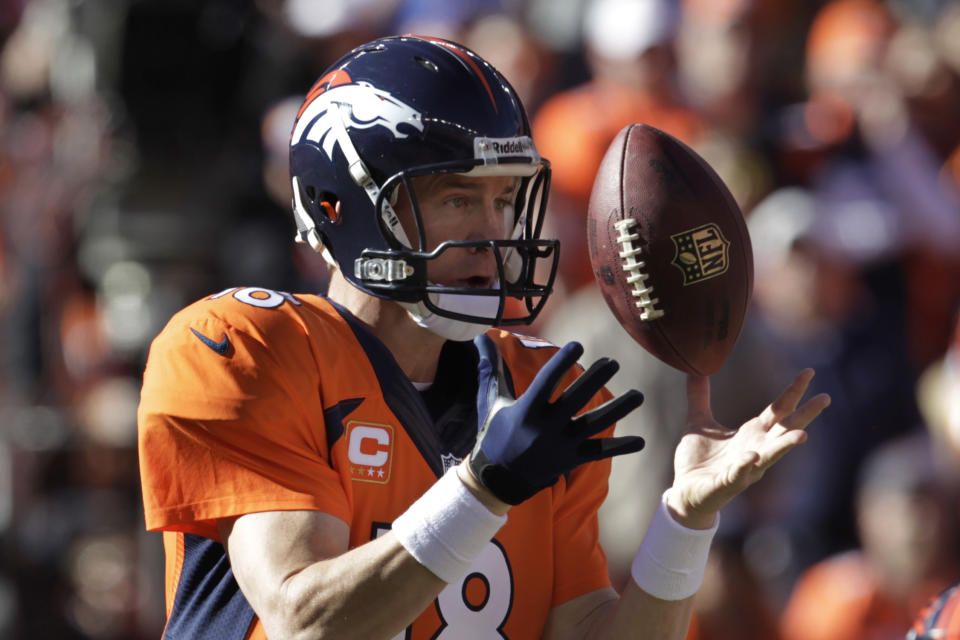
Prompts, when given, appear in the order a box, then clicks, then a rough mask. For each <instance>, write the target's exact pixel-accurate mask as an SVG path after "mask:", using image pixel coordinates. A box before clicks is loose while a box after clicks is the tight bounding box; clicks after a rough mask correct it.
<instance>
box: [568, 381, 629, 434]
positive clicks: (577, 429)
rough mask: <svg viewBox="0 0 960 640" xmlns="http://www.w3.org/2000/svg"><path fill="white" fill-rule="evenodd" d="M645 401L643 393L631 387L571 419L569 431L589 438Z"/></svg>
mask: <svg viewBox="0 0 960 640" xmlns="http://www.w3.org/2000/svg"><path fill="white" fill-rule="evenodd" d="M642 403H643V394H642V393H640V392H639V391H637V390H636V389H631V390H630V391H627V392H626V393H624V394H623V395H620V396H617V397H616V398H614V399H613V400H610V401H608V402H605V403H603V404H602V405H600V406H599V407H597V408H596V409H592V410H590V411H588V412H586V413H584V414H583V415H580V416H577V417H576V418H574V419H573V420H571V421H570V424H569V426H568V427H567V433H569V434H570V435H574V436H581V437H584V438H589V437H590V436H593V435H596V434H598V433H600V432H601V431H603V430H604V429H606V428H607V427H609V426H610V425H612V424H613V423H615V422H617V421H618V420H620V419H621V418H623V417H625V416H626V415H627V414H628V413H630V412H631V411H633V410H634V409H636V408H637V407H639V406H640V405H641V404H642Z"/></svg>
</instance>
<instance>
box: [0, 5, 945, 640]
mask: <svg viewBox="0 0 960 640" xmlns="http://www.w3.org/2000/svg"><path fill="white" fill-rule="evenodd" d="M392 33H420V34H428V35H434V36H442V37H448V38H451V39H455V40H458V41H460V42H462V43H464V44H466V45H467V46H469V47H471V48H473V49H474V50H476V51H477V52H478V53H479V54H481V55H482V56H484V57H486V58H487V59H488V60H490V61H491V62H492V63H493V64H494V65H495V66H497V67H498V68H499V69H500V70H501V71H503V73H504V74H505V75H506V77H507V78H508V79H509V80H510V81H511V83H512V84H514V86H515V87H516V89H517V90H518V92H519V93H520V94H521V96H522V98H523V99H524V100H525V103H526V106H527V109H528V112H529V114H530V115H531V118H532V120H533V126H534V137H535V141H536V142H537V145H538V146H539V148H540V151H541V153H542V154H543V155H544V156H546V157H548V158H549V159H550V160H551V161H552V163H553V167H554V180H553V184H554V187H553V190H552V194H551V204H550V209H551V211H550V223H549V224H550V230H549V233H550V234H553V235H555V236H557V237H560V238H561V240H562V242H563V251H562V254H561V255H562V257H563V265H562V269H563V271H562V276H561V280H560V282H559V284H558V291H557V293H556V294H555V296H554V298H553V299H552V301H551V303H550V304H548V305H547V310H546V312H545V313H544V314H543V316H542V317H541V318H540V319H538V321H537V324H536V325H535V326H532V327H529V328H528V331H527V333H531V334H538V335H544V336H546V337H549V338H551V339H554V340H556V341H561V340H567V339H573V338H576V339H579V340H581V341H582V342H583V343H584V344H585V346H586V347H587V350H588V353H587V355H586V356H585V357H586V358H592V357H597V356H599V355H602V354H610V355H617V356H618V357H619V359H620V360H621V362H622V363H623V364H624V371H622V372H621V374H619V375H618V377H617V380H619V382H618V383H617V384H621V385H623V387H624V388H626V387H636V388H639V389H641V390H643V391H644V393H645V395H646V397H647V401H646V403H645V405H644V407H643V408H642V409H641V410H639V411H637V412H635V415H634V416H631V417H630V418H629V419H628V420H625V421H624V423H623V424H622V425H621V430H622V431H625V432H628V431H632V432H636V433H640V434H642V435H643V436H644V437H645V438H646V439H647V441H648V447H647V450H646V451H644V452H643V453H642V454H639V455H638V456H636V457H634V459H631V460H629V461H627V462H624V461H622V460H621V459H618V461H617V463H616V465H615V467H614V474H613V477H612V481H611V493H610V497H609V499H608V502H607V504H606V505H605V506H604V509H603V511H602V513H601V518H602V519H603V523H604V524H603V531H602V535H603V537H604V541H605V544H606V547H607V549H608V554H609V557H610V567H611V574H612V576H613V577H614V580H615V582H616V583H617V584H618V585H619V584H622V581H623V580H624V579H625V578H626V576H627V575H628V571H629V561H630V559H631V558H632V554H633V553H634V552H635V550H636V547H637V544H639V539H640V536H642V532H643V529H644V527H645V524H646V521H647V519H648V518H649V514H650V512H651V509H652V505H653V504H654V503H655V502H656V500H657V499H658V497H659V495H660V493H661V492H662V491H663V489H664V488H665V487H667V486H669V483H670V474H671V465H670V459H671V452H672V448H673V446H674V444H675V443H676V441H677V439H678V438H679V437H680V435H681V430H682V427H683V410H684V396H683V393H684V387H683V377H682V376H681V375H680V374H678V373H677V372H675V371H672V370H669V369H668V368H666V367H665V366H664V365H661V364H659V363H658V362H656V361H654V360H653V359H652V358H650V357H649V356H647V354H646V353H644V352H642V351H641V350H640V349H639V348H638V347H636V346H634V345H633V343H632V342H630V339H629V337H628V336H627V334H626V332H624V331H623V330H622V329H621V328H619V326H617V325H616V323H615V321H614V320H613V318H612V315H610V314H609V313H608V312H607V310H606V307H605V305H604V304H603V303H602V302H600V297H599V293H598V292H597V290H596V288H595V287H594V286H593V284H592V275H591V270H590V265H589V259H588V256H587V253H586V249H585V246H584V236H585V234H584V233H583V221H584V219H585V215H586V202H587V198H588V196H589V190H590V186H591V184H592V180H593V175H594V172H595V170H596V168H597V166H598V165H599V162H600V158H601V157H602V154H603V152H604V151H605V149H606V147H607V145H608V144H609V142H610V140H612V138H613V137H614V135H615V134H616V133H617V132H618V131H619V130H620V128H621V127H623V126H624V125H626V124H628V123H631V122H647V123H649V124H652V125H654V126H657V127H659V128H662V129H665V130H667V131H668V132H670V133H672V134H674V135H675V136H677V137H679V138H681V139H682V140H684V141H685V142H687V143H688V144H690V145H691V146H692V147H693V148H695V149H696V150H697V151H699V152H700V153H701V154H702V155H703V156H704V157H705V158H706V159H707V160H708V161H709V162H710V163H711V164H712V165H713V166H714V168H715V169H716V170H717V171H718V172H719V173H720V175H721V176H722V177H723V178H724V180H725V181H726V183H727V185H728V186H729V187H730V189H731V191H732V192H733V194H734V196H735V198H736V200H737V201H738V202H739V204H740V206H741V208H742V209H743V211H744V214H745V215H746V216H747V219H748V224H749V225H750V229H751V235H752V238H753V246H754V253H755V258H756V269H757V271H756V287H755V291H754V307H753V309H752V311H751V313H750V315H749V317H748V320H747V324H746V327H745V328H744V332H743V335H742V337H741V339H740V342H739V343H738V346H737V348H736V350H735V351H734V353H733V355H732V356H731V359H730V361H729V362H728V363H727V365H726V366H725V367H724V369H723V370H722V371H721V372H720V373H718V374H717V375H716V376H715V377H714V381H713V401H714V408H715V412H716V414H717V416H718V418H720V419H721V420H722V421H723V422H724V423H726V424H729V425H731V426H735V425H737V424H740V423H742V422H743V421H744V420H746V419H748V418H749V417H751V416H753V415H755V414H756V413H757V412H759V411H760V410H761V409H762V408H763V405H764V404H765V403H766V402H768V401H769V400H770V399H772V398H773V397H775V394H776V393H777V392H778V391H779V390H780V389H781V388H782V387H783V386H784V385H785V384H786V383H787V382H788V381H789V379H790V378H791V377H792V375H793V373H794V372H795V371H797V370H798V369H799V368H802V367H806V366H812V367H814V368H815V369H816V370H817V377H816V379H815V382H814V387H815V389H814V391H827V392H829V393H831V394H832V395H833V399H834V403H833V406H832V407H831V408H830V409H829V411H828V413H827V414H825V415H824V416H823V417H822V419H821V420H819V421H818V423H817V424H816V425H815V427H814V428H813V431H812V433H811V438H810V439H809V441H808V442H807V443H806V444H805V445H804V446H803V447H801V448H800V449H798V450H797V451H796V452H794V453H792V454H791V455H790V456H788V457H787V458H786V459H784V460H783V461H782V462H781V464H780V465H778V466H777V467H775V468H774V470H772V471H771V472H770V473H769V474H768V476H767V477H766V478H765V479H764V480H763V482H761V483H760V484H758V485H756V486H755V487H753V488H752V489H751V490H749V491H748V492H747V493H746V494H744V495H743V496H742V497H741V498H739V499H738V500H737V501H736V502H735V503H733V504H731V505H730V507H728V508H727V509H726V510H725V511H724V514H723V519H722V526H721V531H720V534H719V536H718V540H717V544H716V545H715V548H714V551H713V556H712V558H711V564H710V568H709V569H710V570H709V571H708V575H707V580H706V583H705V585H704V588H703V589H702V590H701V593H700V594H699V595H698V599H697V612H696V616H695V621H694V625H693V627H692V629H691V636H693V637H699V638H715V639H724V638H728V637H729V638H740V639H750V638H772V639H775V638H784V639H785V640H803V639H811V640H812V639H821V640H827V639H829V638H850V639H851V640H852V639H853V638H872V639H882V638H899V637H903V634H904V632H905V630H906V628H907V625H908V622H909V620H910V619H911V618H912V616H913V615H914V614H915V613H916V611H917V609H918V608H919V606H920V605H922V604H923V601H924V600H926V599H927V598H928V597H929V596H931V595H932V594H934V593H936V592H937V591H938V590H939V589H941V588H943V587H945V586H947V585H948V584H950V583H952V582H955V581H957V580H958V579H960V559H958V558H960V554H958V549H960V537H958V535H957V532H958V528H957V523H958V516H960V502H958V499H957V496H958V495H960V494H958V492H957V487H958V484H957V477H958V476H960V453H958V452H960V444H958V443H960V333H958V329H957V320H956V319H957V310H958V304H960V196H958V193H960V3H958V2H954V1H949V0H885V1H884V0H830V1H824V0H820V1H815V0H0V331H2V332H3V333H2V339H0V638H2V639H6V638H44V639H50V640H58V639H61V638H90V639H114V638H130V639H134V640H136V639H139V638H157V637H159V636H160V634H161V632H162V628H163V621H164V605H163V566H162V564H163V556H162V551H161V547H160V535H159V534H154V533H147V532H145V531H144V530H143V529H144V527H143V517H142V512H141V506H140V489H139V476H138V470H137V458H136V407H137V403H138V394H139V386H140V373H141V371H142V368H143V365H144V362H145V358H146V354H147V351H148V348H149V344H150V341H151V339H152V338H153V336H154V335H155V334H156V333H157V332H158V331H159V330H160V328H161V327H162V326H163V325H164V324H165V323H166V321H167V319H168V318H169V317H170V316H171V315H172V314H173V313H174V312H175V311H176V310H178V309H179V308H180V307H182V306H185V305H186V304H188V303H190V302H192V301H194V300H196V299H198V298H200V297H202V296H205V295H208V294H212V293H215V292H217V291H219V290H222V289H223V288H226V287H228V286H239V285H250V286H260V287H267V288H275V289H280V290H286V291H291V292H322V291H323V290H324V287H325V284H326V279H325V268H324V267H323V266H322V264H321V261H320V260H319V258H318V257H317V256H315V255H314V254H312V253H310V252H309V250H305V249H303V248H302V247H300V246H299V245H294V244H293V242H292V239H293V234H294V226H293V224H292V219H291V217H290V215H289V211H288V210H289V202H290V194H289V182H288V175H287V141H288V137H289V132H290V127H291V124H292V121H293V117H294V114H295V113H296V109H297V107H298V106H299V104H300V102H301V100H302V98H303V96H304V94H305V93H306V91H307V90H308V89H309V87H310V86H311V85H312V84H313V82H314V81H315V80H316V78H317V77H318V76H319V74H320V72H321V71H322V70H323V69H324V68H326V67H327V66H328V65H329V64H330V63H332V62H333V61H334V60H335V59H336V58H338V57H339V56H340V55H341V54H342V53H344V52H346V51H347V50H349V49H350V48H352V47H353V46H355V45H357V44H360V43H363V42H366V41H368V40H370V39H372V38H375V37H378V36H381V35H388V34H392ZM611 386H614V385H611ZM638 487H640V489H639V490H638ZM814 622H815V623H814Z"/></svg>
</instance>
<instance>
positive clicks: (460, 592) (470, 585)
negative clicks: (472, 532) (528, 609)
mask: <svg viewBox="0 0 960 640" xmlns="http://www.w3.org/2000/svg"><path fill="white" fill-rule="evenodd" d="M512 604H513V576H511V575H510V563H509V562H508V561H507V555H506V553H504V551H503V548H502V547H501V546H500V545H499V544H497V542H495V541H491V542H489V543H487V546H486V547H484V549H483V551H482V552H480V555H479V556H477V559H476V560H474V562H473V564H472V565H470V571H468V572H467V575H466V576H464V578H463V580H461V581H460V582H459V583H454V584H449V585H447V588H446V589H444V590H443V591H441V592H440V595H438V596H437V612H438V613H439V614H440V619H441V620H443V623H444V626H443V628H442V629H441V630H440V633H438V634H437V635H436V636H434V638H436V639H437V640H494V639H497V638H506V636H505V635H503V633H501V632H500V629H501V628H502V627H503V624H504V623H505V622H506V621H507V616H508V615H509V614H510V607H511V605H512Z"/></svg>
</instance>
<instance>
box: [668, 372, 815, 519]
mask: <svg viewBox="0 0 960 640" xmlns="http://www.w3.org/2000/svg"><path fill="white" fill-rule="evenodd" d="M812 379H813V370H812V369H805V370H803V371H801V372H800V373H799V374H798V375H797V377H796V378H794V380H793V382H792V383H791V384H790V386H788V387H787V388H786V390H785V391H784V392H783V393H782V394H780V397H779V398H777V399H776V400H775V401H774V402H773V403H772V404H771V405H770V406H768V407H767V408H766V409H764V411H763V413H761V414H760V415H759V416H757V417H756V418H753V419H752V420H750V421H748V422H746V423H745V424H744V425H743V426H741V427H740V428H739V429H736V430H734V429H728V428H726V427H724V426H722V425H720V424H718V423H717V422H716V420H714V419H713V412H712V411H711V410H710V379H709V378H707V377H704V376H693V375H691V376H688V377H687V434H686V435H685V436H684V437H683V439H682V440H681V441H680V444H679V446H678V447H677V451H676V455H675V456H674V480H673V487H672V488H671V490H670V493H669V495H668V498H667V506H668V507H669V508H670V510H671V511H672V513H673V516H674V517H675V518H676V519H677V521H678V522H679V523H680V524H682V525H684V526H687V527H690V528H693V529H707V528H709V527H710V526H712V524H713V522H714V518H715V516H716V513H717V512H718V511H719V510H720V508H721V507H723V506H724V505H725V504H726V503H728V502H729V501H730V500H731V499H733V498H734V497H735V496H736V495H737V494H739V493H740V492H742V491H743V490H744V489H746V488H747V487H749V486H750V485H751V484H753V483H754V482H756V481H757V480H759V479H760V478H761V477H762V476H763V474H764V472H765V471H766V470H767V469H769V468H770V467H771V466H773V464H774V463H775V462H777V460H779V459H780V458H782V457H783V455H784V454H786V453H787V452H788V451H789V450H790V449H793V448H794V447H795V446H797V445H798V444H800V443H802V442H804V441H805V440H806V439H807V432H806V431H804V429H805V428H806V427H807V425H808V424H810V422H812V421H813V419H814V418H816V417H817V416H818V415H820V413H821V412H822V411H823V410H824V409H826V408H827V406H829V404H830V396H828V395H827V394H825V393H821V394H818V395H816V396H814V397H812V398H810V399H809V400H807V401H806V402H804V403H803V404H802V405H800V406H799V408H798V405H799V404H800V400H801V399H802V398H803V395H804V393H806V391H807V387H808V386H809V385H810V381H811V380H812Z"/></svg>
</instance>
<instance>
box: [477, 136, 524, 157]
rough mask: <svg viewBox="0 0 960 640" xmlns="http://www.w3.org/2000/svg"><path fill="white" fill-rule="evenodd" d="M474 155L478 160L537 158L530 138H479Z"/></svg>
mask: <svg viewBox="0 0 960 640" xmlns="http://www.w3.org/2000/svg"><path fill="white" fill-rule="evenodd" d="M474 155H475V156H476V157H478V158H487V159H491V160H492V159H493V158H499V157H501V156H524V157H527V158H534V159H535V158H537V151H536V148H535V147H534V146H533V140H531V139H530V138H529V137H528V136H519V137H516V138H477V139H476V140H475V141H474Z"/></svg>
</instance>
